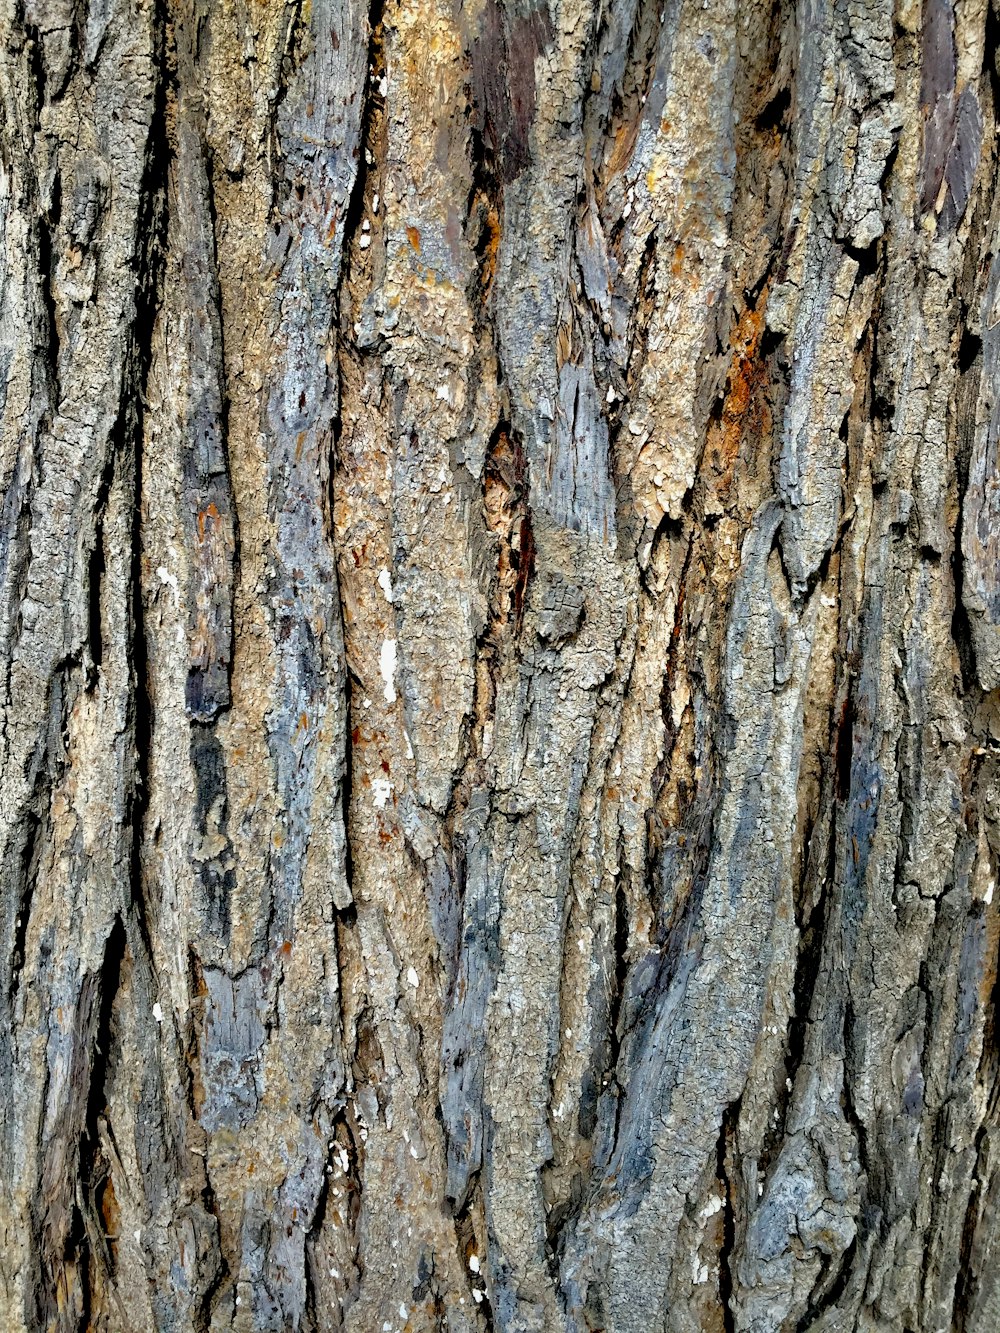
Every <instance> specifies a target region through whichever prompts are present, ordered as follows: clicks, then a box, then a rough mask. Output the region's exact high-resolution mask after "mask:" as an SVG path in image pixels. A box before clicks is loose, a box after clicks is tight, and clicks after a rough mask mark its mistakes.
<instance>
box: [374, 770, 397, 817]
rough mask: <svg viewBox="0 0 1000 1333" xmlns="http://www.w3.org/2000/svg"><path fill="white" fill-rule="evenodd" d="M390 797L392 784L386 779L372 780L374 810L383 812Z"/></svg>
mask: <svg viewBox="0 0 1000 1333" xmlns="http://www.w3.org/2000/svg"><path fill="white" fill-rule="evenodd" d="M391 795H392V783H391V782H390V781H389V779H388V778H373V779H372V801H373V803H374V806H375V809H376V810H384V809H385V807H386V803H387V802H388V800H389V797H390V796H391Z"/></svg>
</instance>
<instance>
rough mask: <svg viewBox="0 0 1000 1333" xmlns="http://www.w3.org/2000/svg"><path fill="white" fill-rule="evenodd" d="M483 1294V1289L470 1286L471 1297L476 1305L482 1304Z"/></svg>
mask: <svg viewBox="0 0 1000 1333" xmlns="http://www.w3.org/2000/svg"><path fill="white" fill-rule="evenodd" d="M485 1295H486V1293H485V1292H484V1291H480V1290H479V1288H478V1287H473V1288H472V1299H473V1300H474V1301H475V1302H476V1304H477V1305H482V1303H483V1297H484V1296H485Z"/></svg>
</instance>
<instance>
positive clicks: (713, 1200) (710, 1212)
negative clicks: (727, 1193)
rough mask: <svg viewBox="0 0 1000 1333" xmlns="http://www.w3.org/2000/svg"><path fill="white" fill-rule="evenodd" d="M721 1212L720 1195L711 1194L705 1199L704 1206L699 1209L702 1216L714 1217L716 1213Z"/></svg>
mask: <svg viewBox="0 0 1000 1333" xmlns="http://www.w3.org/2000/svg"><path fill="white" fill-rule="evenodd" d="M721 1212H722V1195H721V1194H713V1195H711V1196H710V1198H709V1199H708V1200H707V1201H706V1203H705V1207H704V1208H703V1209H702V1210H701V1215H702V1217H703V1218H708V1217H714V1216H715V1214H716V1213H721Z"/></svg>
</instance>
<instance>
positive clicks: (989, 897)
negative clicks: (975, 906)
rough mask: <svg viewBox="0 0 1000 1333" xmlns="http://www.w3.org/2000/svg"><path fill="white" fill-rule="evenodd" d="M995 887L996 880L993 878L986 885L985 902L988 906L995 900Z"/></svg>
mask: <svg viewBox="0 0 1000 1333" xmlns="http://www.w3.org/2000/svg"><path fill="white" fill-rule="evenodd" d="M995 888H996V880H993V879H991V880H990V882H989V884H987V886H986V897H985V898H984V899H983V902H985V904H986V906H987V907H989V905H990V903H991V902H992V901H993V890H994V889H995Z"/></svg>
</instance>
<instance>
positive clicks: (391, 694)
mask: <svg viewBox="0 0 1000 1333" xmlns="http://www.w3.org/2000/svg"><path fill="white" fill-rule="evenodd" d="M378 669H379V671H381V673H382V679H383V681H384V682H385V701H386V703H387V704H394V703H395V702H396V685H395V678H396V640H395V639H386V641H385V643H383V645H382V650H381V652H380V653H379V657H378Z"/></svg>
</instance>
